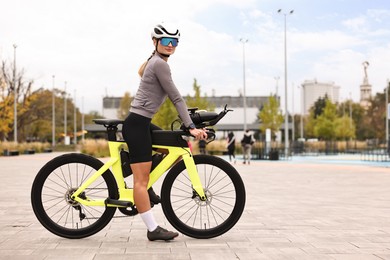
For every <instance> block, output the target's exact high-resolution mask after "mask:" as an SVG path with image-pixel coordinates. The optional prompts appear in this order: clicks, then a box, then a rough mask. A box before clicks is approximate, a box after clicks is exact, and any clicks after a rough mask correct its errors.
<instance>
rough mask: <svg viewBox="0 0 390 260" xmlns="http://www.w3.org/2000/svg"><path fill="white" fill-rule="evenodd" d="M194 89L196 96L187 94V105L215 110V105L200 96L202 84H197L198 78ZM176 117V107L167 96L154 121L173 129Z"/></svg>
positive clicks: (162, 126) (164, 127) (160, 125)
mask: <svg viewBox="0 0 390 260" xmlns="http://www.w3.org/2000/svg"><path fill="white" fill-rule="evenodd" d="M193 89H194V92H195V93H194V96H193V97H191V96H187V98H186V99H185V100H186V104H187V107H188V108H191V107H197V108H199V109H205V110H209V111H213V110H214V105H213V104H210V103H209V102H208V101H207V99H206V98H205V97H201V96H200V86H199V85H198V84H197V81H196V79H194V84H193ZM176 119H178V113H177V111H176V108H175V106H174V105H173V104H172V102H171V101H170V100H169V98H167V99H166V100H165V102H164V103H163V104H162V106H161V107H160V109H159V110H158V111H157V113H156V115H155V116H154V117H153V120H152V123H153V124H155V125H157V126H159V127H161V128H163V129H171V124H172V122H173V121H175V120H176Z"/></svg>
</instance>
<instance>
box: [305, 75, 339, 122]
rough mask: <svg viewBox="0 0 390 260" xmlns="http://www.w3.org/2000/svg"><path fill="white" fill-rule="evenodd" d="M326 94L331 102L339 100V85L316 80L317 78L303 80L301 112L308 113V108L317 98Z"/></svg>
mask: <svg viewBox="0 0 390 260" xmlns="http://www.w3.org/2000/svg"><path fill="white" fill-rule="evenodd" d="M325 96H327V97H328V98H329V100H331V101H332V102H333V103H337V102H339V99H340V87H339V86H336V85H335V83H334V82H318V81H317V80H305V81H304V82H303V83H302V104H301V105H302V108H303V114H305V115H307V114H309V110H310V108H311V107H312V106H313V105H314V103H315V102H316V101H317V100H318V99H319V98H324V97H325Z"/></svg>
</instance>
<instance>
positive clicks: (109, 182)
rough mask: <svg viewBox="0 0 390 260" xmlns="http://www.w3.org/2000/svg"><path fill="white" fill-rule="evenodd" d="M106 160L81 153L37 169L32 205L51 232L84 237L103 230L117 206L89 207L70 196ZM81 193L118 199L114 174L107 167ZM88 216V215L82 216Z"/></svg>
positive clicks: (50, 162) (96, 197) (93, 196)
mask: <svg viewBox="0 0 390 260" xmlns="http://www.w3.org/2000/svg"><path fill="white" fill-rule="evenodd" d="M102 166H103V163H102V162H101V161H99V160H98V159H96V158H94V157H91V156H88V155H85V154H78V153H71V154H65V155H62V156H58V157H56V158H54V159H52V160H51V161H49V162H48V163H47V164H46V165H45V166H43V167H42V169H41V170H40V171H39V172H38V174H37V176H36V177H35V180H34V182H33V185H32V189H31V204H32V208H33V210H34V213H35V216H36V217H37V218H38V220H39V222H41V224H42V225H43V226H44V227H45V228H46V229H47V230H49V231H50V232H52V233H54V234H56V235H58V236H61V237H65V238H72V239H76V238H84V237H88V236H91V235H93V234H95V233H97V232H99V231H100V230H102V229H103V228H104V227H105V226H106V225H107V224H108V223H109V222H110V220H111V219H112V217H113V216H114V214H115V210H116V208H115V207H89V206H83V205H80V204H79V203H77V202H75V201H73V200H71V198H70V195H71V194H72V191H75V190H76V189H77V188H78V187H79V186H80V185H81V183H83V182H84V181H85V180H86V179H87V178H88V177H90V176H92V174H93V173H95V172H96V171H97V170H99V168H101V167H102ZM90 187H91V188H89V189H87V190H86V191H85V192H84V193H82V194H81V195H80V196H87V197H88V198H90V199H105V198H107V197H110V198H114V199H116V198H118V188H117V185H116V181H115V178H114V176H113V175H112V173H111V171H110V170H107V171H106V172H105V173H104V174H103V175H102V177H99V178H98V179H97V180H96V181H95V182H94V183H93V184H92V185H91V186H90ZM84 216H85V218H83V217H84Z"/></svg>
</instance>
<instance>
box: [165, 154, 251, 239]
mask: <svg viewBox="0 0 390 260" xmlns="http://www.w3.org/2000/svg"><path fill="white" fill-rule="evenodd" d="M194 161H195V164H196V168H197V170H198V173H199V177H200V179H201V181H202V184H203V186H204V192H205V194H206V196H207V199H206V200H205V201H202V200H201V199H200V198H199V196H198V195H196V194H195V192H194V190H193V189H192V185H191V181H190V179H189V176H188V173H187V170H186V168H185V165H184V162H183V161H181V162H180V163H178V164H177V165H175V166H174V167H173V168H172V169H171V170H170V171H169V173H168V174H167V176H166V178H165V180H164V182H163V185H162V188H161V203H162V208H163V211H164V214H165V217H166V218H167V219H168V221H169V223H171V225H172V226H173V227H174V228H176V229H177V230H178V231H180V232H181V233H183V234H184V235H187V236H190V237H193V238H201V239H206V238H212V237H217V236H220V235H222V234H224V233H225V232H227V231H228V230H230V229H231V228H232V227H233V226H234V225H235V224H236V223H237V221H238V220H239V219H240V217H241V214H242V212H243V211H244V207H245V186H244V183H243V181H242V179H241V177H240V175H239V173H238V172H237V171H236V169H235V168H234V167H233V166H231V165H230V164H229V163H228V162H226V161H225V160H223V159H221V158H219V157H214V156H209V155H195V156H194Z"/></svg>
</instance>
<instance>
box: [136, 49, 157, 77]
mask: <svg viewBox="0 0 390 260" xmlns="http://www.w3.org/2000/svg"><path fill="white" fill-rule="evenodd" d="M155 53H156V51H153V53H152V55H150V57H149V58H148V60H147V61H145V62H144V63H142V65H141V67H140V68H139V70H138V75H139V76H140V77H141V78H142V76H143V75H144V72H145V67H146V64H148V61H149V60H150V59H151V58H152V57H153V55H154V54H155Z"/></svg>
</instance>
